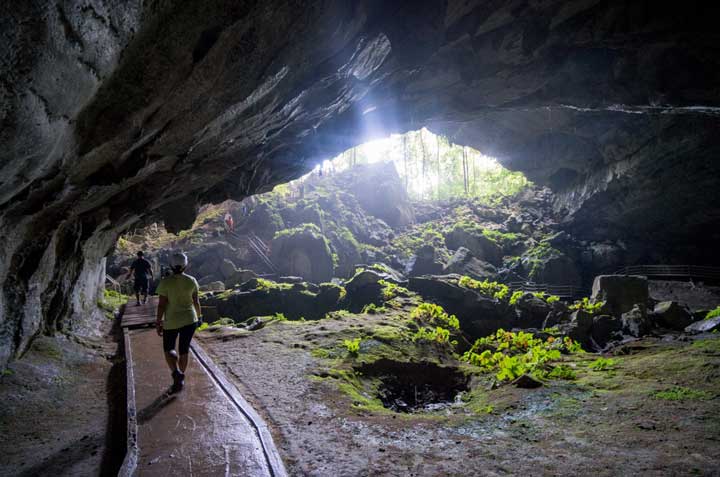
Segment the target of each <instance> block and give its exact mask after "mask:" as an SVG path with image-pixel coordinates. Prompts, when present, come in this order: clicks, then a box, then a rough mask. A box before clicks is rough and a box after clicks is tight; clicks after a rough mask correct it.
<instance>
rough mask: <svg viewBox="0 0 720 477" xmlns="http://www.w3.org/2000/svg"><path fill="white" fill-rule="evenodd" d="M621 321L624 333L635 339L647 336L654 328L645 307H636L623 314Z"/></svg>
mask: <svg viewBox="0 0 720 477" xmlns="http://www.w3.org/2000/svg"><path fill="white" fill-rule="evenodd" d="M621 321H622V331H623V333H624V334H625V335H627V336H633V337H635V338H639V337H641V336H645V335H647V334H648V333H649V332H650V330H651V328H652V322H651V321H650V319H649V318H648V316H647V313H646V310H645V307H644V306H639V305H635V306H634V307H633V309H632V310H630V311H628V312H627V313H623V314H622V317H621Z"/></svg>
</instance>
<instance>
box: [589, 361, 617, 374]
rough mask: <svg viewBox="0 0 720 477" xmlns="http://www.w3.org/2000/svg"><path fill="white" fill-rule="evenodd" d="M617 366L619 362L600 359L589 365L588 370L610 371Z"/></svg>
mask: <svg viewBox="0 0 720 477" xmlns="http://www.w3.org/2000/svg"><path fill="white" fill-rule="evenodd" d="M616 366H617V361H616V360H614V359H612V358H598V359H596V360H595V361H593V362H592V363H590V364H588V368H590V369H592V370H595V371H609V370H611V369H614V368H615V367H616Z"/></svg>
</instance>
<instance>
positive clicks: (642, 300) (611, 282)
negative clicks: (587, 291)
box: [591, 275, 649, 317]
mask: <svg viewBox="0 0 720 477" xmlns="http://www.w3.org/2000/svg"><path fill="white" fill-rule="evenodd" d="M591 298H592V299H593V300H595V301H604V302H605V306H606V307H607V309H608V310H609V312H610V313H611V314H612V315H613V316H618V317H619V316H621V315H622V314H623V313H627V312H628V311H630V310H632V309H633V307H634V306H635V305H640V306H643V307H644V306H646V305H647V303H648V298H649V296H648V283H647V278H646V277H641V276H634V275H599V276H597V277H595V281H594V282H593V287H592V297H591Z"/></svg>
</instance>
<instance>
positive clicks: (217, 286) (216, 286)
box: [200, 281, 225, 292]
mask: <svg viewBox="0 0 720 477" xmlns="http://www.w3.org/2000/svg"><path fill="white" fill-rule="evenodd" d="M200 291H210V292H222V291H225V284H224V283H223V282H219V281H218V282H210V283H208V284H207V285H201V286H200Z"/></svg>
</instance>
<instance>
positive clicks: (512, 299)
mask: <svg viewBox="0 0 720 477" xmlns="http://www.w3.org/2000/svg"><path fill="white" fill-rule="evenodd" d="M524 294H525V292H524V291H522V290H517V291H514V292H513V294H512V295H511V296H510V301H508V303H510V304H511V305H513V306H515V305H517V302H518V300H520V298H521V297H522V296H523V295H524Z"/></svg>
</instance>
